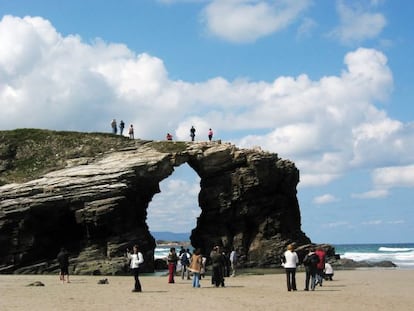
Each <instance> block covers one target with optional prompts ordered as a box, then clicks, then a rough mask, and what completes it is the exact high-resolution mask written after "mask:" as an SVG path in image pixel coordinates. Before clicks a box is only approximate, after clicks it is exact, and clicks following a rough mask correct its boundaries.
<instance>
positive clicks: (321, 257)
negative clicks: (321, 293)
mask: <svg viewBox="0 0 414 311" xmlns="http://www.w3.org/2000/svg"><path fill="white" fill-rule="evenodd" d="M315 254H316V255H317V256H318V257H319V262H318V264H317V265H316V282H315V285H316V284H318V283H319V285H320V286H322V281H323V274H324V273H323V270H324V269H325V262H326V253H325V251H324V250H323V248H322V247H318V248H317V249H316V251H315Z"/></svg>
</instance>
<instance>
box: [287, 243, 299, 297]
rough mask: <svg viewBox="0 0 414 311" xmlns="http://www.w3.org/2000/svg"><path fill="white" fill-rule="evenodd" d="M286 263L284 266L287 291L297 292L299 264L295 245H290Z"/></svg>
mask: <svg viewBox="0 0 414 311" xmlns="http://www.w3.org/2000/svg"><path fill="white" fill-rule="evenodd" d="M283 255H284V257H285V262H284V263H283V266H284V267H285V272H286V284H287V290H288V291H289V292H290V291H291V290H294V291H295V290H296V266H297V264H298V263H299V258H298V254H296V252H295V247H294V245H293V244H289V245H288V247H287V250H286V252H284V254H283Z"/></svg>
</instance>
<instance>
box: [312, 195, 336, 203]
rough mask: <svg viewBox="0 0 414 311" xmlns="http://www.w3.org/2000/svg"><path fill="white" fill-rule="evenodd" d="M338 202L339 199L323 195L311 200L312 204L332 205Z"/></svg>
mask: <svg viewBox="0 0 414 311" xmlns="http://www.w3.org/2000/svg"><path fill="white" fill-rule="evenodd" d="M338 201H339V199H338V198H336V197H335V196H334V195H332V194H324V195H321V196H318V197H315V198H313V203H315V204H328V203H334V202H338Z"/></svg>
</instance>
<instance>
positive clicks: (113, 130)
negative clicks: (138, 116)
mask: <svg viewBox="0 0 414 311" xmlns="http://www.w3.org/2000/svg"><path fill="white" fill-rule="evenodd" d="M111 127H112V133H113V134H116V132H117V128H116V120H115V119H112V122H111Z"/></svg>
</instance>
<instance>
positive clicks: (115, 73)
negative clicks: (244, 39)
mask: <svg viewBox="0 0 414 311" xmlns="http://www.w3.org/2000/svg"><path fill="white" fill-rule="evenodd" d="M0 34H1V35H0V108H1V111H2V113H1V114H0V124H1V125H2V129H14V128H24V127H37V128H49V129H56V130H78V131H104V132H109V131H110V124H109V123H110V120H112V118H117V119H118V120H119V119H123V120H124V121H125V122H126V123H127V124H130V123H133V124H134V127H135V133H136V137H139V138H144V139H164V137H165V134H166V133H167V132H171V133H173V134H174V138H175V139H180V140H189V139H190V138H189V129H190V127H191V125H194V126H195V127H196V130H197V132H196V140H206V139H207V130H208V128H210V127H211V128H213V130H214V131H215V137H216V138H218V139H219V138H223V137H226V138H227V140H231V141H232V142H233V143H235V144H237V145H238V146H241V147H253V146H258V145H259V146H261V147H262V149H264V150H268V151H272V152H276V153H278V154H279V155H280V156H281V157H283V158H289V159H291V160H292V161H294V162H295V163H296V165H297V167H298V168H299V169H300V172H301V182H300V186H301V187H305V186H316V185H324V184H328V183H329V182H331V181H332V180H335V179H337V178H339V177H340V176H341V175H342V174H343V173H344V172H347V171H349V170H350V169H354V168H359V167H369V168H375V167H378V166H385V165H395V166H403V165H410V164H412V163H414V125H413V124H410V123H408V124H404V123H402V122H400V121H397V120H393V119H391V118H389V117H388V116H387V114H386V113H385V112H384V111H382V110H380V109H378V108H377V107H376V105H378V103H380V102H381V101H386V100H387V98H388V97H389V95H390V94H391V92H392V87H393V77H392V73H391V71H390V69H389V68H388V65H387V58H386V57H385V55H384V54H383V53H381V52H379V51H377V50H374V49H363V48H360V49H357V50H355V51H352V52H350V53H348V54H346V55H345V57H344V63H345V66H344V68H343V70H342V72H341V74H339V75H333V76H325V77H322V78H321V79H319V80H311V79H310V78H309V77H308V76H307V75H306V74H301V75H299V76H297V77H290V76H283V77H275V79H274V81H271V82H265V81H249V80H246V79H236V80H234V81H228V80H226V79H224V78H222V77H220V76H217V77H213V78H212V79H210V80H207V81H199V82H187V81H179V80H172V79H171V78H170V77H169V74H168V70H167V68H166V64H164V62H163V60H162V59H159V58H157V57H154V56H152V55H149V54H146V53H143V54H138V55H137V54H136V53H134V52H133V51H131V50H129V49H128V48H127V47H126V46H125V45H122V44H111V43H105V42H103V41H102V40H95V41H94V42H93V43H85V42H83V41H82V39H81V38H80V37H79V36H74V35H70V36H62V35H61V34H59V33H58V32H57V31H56V29H54V28H53V26H52V25H51V24H50V23H49V22H48V21H46V20H44V19H42V18H30V17H26V18H24V19H22V18H18V17H12V16H6V17H4V18H3V19H2V20H1V21H0ZM22 42H23V44H22ZM25 42H27V43H25ZM25 44H27V46H26V45H25ZM14 45H17V46H19V45H20V46H21V47H20V48H19V51H20V53H17V54H14V51H12V50H10V46H14ZM7 47H9V48H7ZM339 71H340V69H338V72H339ZM246 133H248V134H246Z"/></svg>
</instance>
